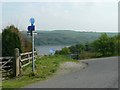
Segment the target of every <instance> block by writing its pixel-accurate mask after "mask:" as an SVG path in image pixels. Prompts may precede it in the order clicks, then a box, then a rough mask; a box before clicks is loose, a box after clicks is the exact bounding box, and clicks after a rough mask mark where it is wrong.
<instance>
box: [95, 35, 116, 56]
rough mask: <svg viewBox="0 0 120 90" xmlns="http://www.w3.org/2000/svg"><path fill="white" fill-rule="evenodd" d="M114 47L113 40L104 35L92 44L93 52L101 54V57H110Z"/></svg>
mask: <svg viewBox="0 0 120 90" xmlns="http://www.w3.org/2000/svg"><path fill="white" fill-rule="evenodd" d="M114 46H115V45H114V42H113V39H112V38H109V37H108V36H107V34H106V33H104V34H102V35H101V36H100V37H99V38H98V39H97V40H95V41H94V42H93V47H94V49H95V51H96V52H98V53H101V54H102V56H109V55H112V54H113V53H114Z"/></svg>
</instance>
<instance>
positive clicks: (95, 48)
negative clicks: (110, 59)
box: [55, 33, 120, 59]
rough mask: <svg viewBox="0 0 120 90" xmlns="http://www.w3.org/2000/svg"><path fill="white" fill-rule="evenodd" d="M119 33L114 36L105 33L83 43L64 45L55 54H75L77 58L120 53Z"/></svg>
mask: <svg viewBox="0 0 120 90" xmlns="http://www.w3.org/2000/svg"><path fill="white" fill-rule="evenodd" d="M119 45H120V34H117V35H115V36H112V37H110V36H108V35H107V34H106V33H103V34H101V36H100V37H99V38H98V39H96V40H94V41H92V42H90V43H89V42H86V43H85V44H76V45H72V46H70V47H64V48H62V50H60V51H56V52H55V54H64V55H70V54H77V55H78V56H77V57H78V58H79V59H86V58H96V57H106V56H116V55H120V52H119V51H120V46H119Z"/></svg>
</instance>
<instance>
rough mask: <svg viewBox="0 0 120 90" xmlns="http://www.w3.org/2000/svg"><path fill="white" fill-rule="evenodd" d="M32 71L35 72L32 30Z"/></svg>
mask: <svg viewBox="0 0 120 90" xmlns="http://www.w3.org/2000/svg"><path fill="white" fill-rule="evenodd" d="M32 71H33V73H34V72H35V63H34V31H32Z"/></svg>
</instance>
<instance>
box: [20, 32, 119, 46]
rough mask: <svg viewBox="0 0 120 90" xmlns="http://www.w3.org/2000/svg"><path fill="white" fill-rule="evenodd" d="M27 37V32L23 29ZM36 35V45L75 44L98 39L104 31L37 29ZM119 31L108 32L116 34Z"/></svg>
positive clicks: (110, 34)
mask: <svg viewBox="0 0 120 90" xmlns="http://www.w3.org/2000/svg"><path fill="white" fill-rule="evenodd" d="M22 33H23V34H24V35H25V37H26V38H28V39H30V36H27V32H25V31H22ZM37 33H38V34H37V35H35V45H73V44H78V43H86V42H91V41H93V40H95V39H97V38H98V37H99V36H100V35H101V34H102V33H98V32H78V31H70V30H54V31H37ZM116 34H117V33H107V35H108V36H114V35H116Z"/></svg>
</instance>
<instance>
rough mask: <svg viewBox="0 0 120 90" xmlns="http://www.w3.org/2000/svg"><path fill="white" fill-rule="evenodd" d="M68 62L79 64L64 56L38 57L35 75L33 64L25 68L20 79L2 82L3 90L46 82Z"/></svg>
mask: <svg viewBox="0 0 120 90" xmlns="http://www.w3.org/2000/svg"><path fill="white" fill-rule="evenodd" d="M68 61H70V62H78V61H77V60H73V59H70V58H68V57H66V56H64V55H54V56H44V57H42V58H40V57H38V58H37V59H36V61H35V70H36V71H35V75H33V73H32V64H30V65H28V66H26V67H25V68H23V70H22V72H21V73H22V74H21V75H20V76H19V77H16V78H12V79H8V80H4V81H3V82H2V87H3V90H13V89H14V88H20V87H23V86H26V85H28V84H31V83H34V82H37V81H41V80H45V79H47V78H49V77H50V76H52V75H54V73H55V72H56V71H57V69H58V68H59V66H60V63H64V62H68Z"/></svg>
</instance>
